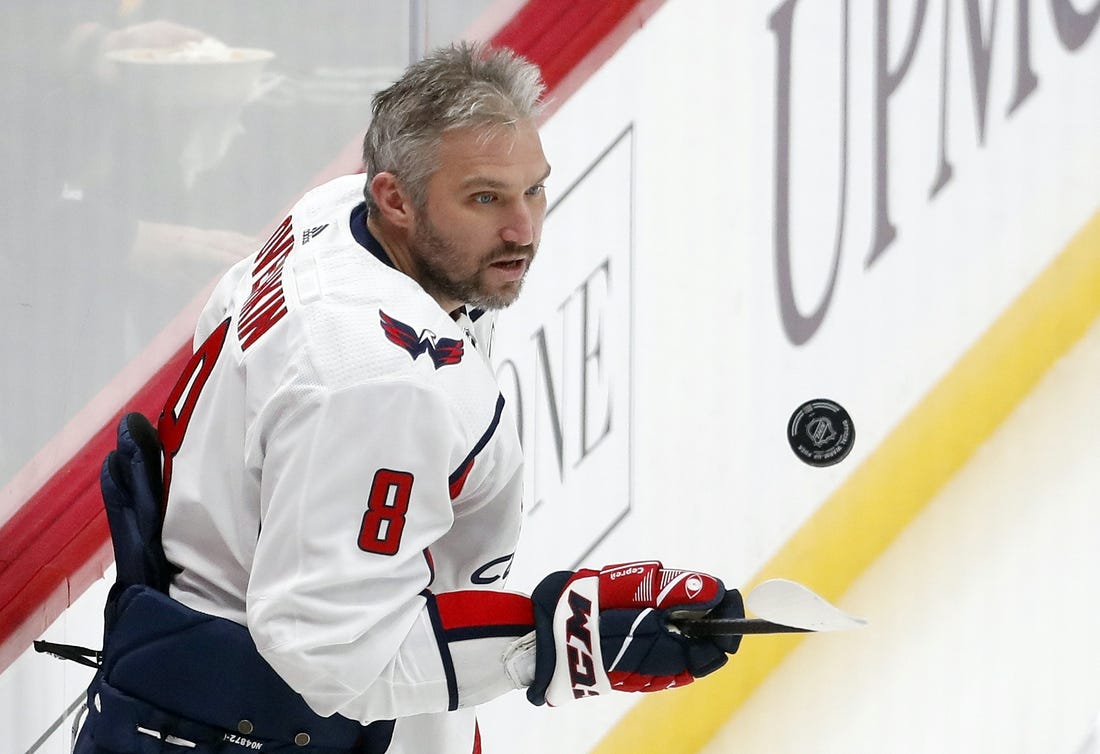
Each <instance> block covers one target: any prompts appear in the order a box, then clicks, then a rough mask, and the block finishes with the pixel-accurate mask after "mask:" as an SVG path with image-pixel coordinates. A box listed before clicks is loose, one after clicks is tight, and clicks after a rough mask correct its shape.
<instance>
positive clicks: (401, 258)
mask: <svg viewBox="0 0 1100 754" xmlns="http://www.w3.org/2000/svg"><path fill="white" fill-rule="evenodd" d="M367 229H368V230H369V231H370V232H371V235H372V236H374V238H375V239H376V240H377V241H378V243H380V244H382V249H383V250H384V251H385V252H386V256H388V257H389V258H390V261H391V262H393V266H394V267H396V268H397V270H398V271H399V272H403V273H404V274H405V275H408V276H409V277H410V278H412V279H413V280H415V281H416V282H417V283H418V284H419V285H420V287H421V288H424V290H425V291H426V292H427V293H428V295H429V296H431V297H432V298H434V299H435V301H436V303H437V304H439V306H440V307H441V308H442V309H443V311H445V312H448V313H452V314H453V313H454V312H455V311H456V310H458V309H460V308H461V307H462V304H463V302H462V301H452V300H450V299H449V298H446V297H443V298H440V296H439V294H437V293H435V292H433V291H431V290H429V289H428V288H426V287H425V286H424V281H422V280H421V279H420V275H419V272H420V270H419V267H418V266H417V264H416V262H415V260H414V258H413V252H412V247H411V246H410V244H409V240H408V234H406V233H404V232H403V231H402V230H401V229H400V228H397V227H395V226H393V225H391V224H390V223H387V222H386V221H385V220H382V219H379V218H377V217H375V216H374V215H368V216H367Z"/></svg>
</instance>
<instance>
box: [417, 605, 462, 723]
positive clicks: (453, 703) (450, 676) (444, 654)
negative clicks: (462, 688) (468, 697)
mask: <svg viewBox="0 0 1100 754" xmlns="http://www.w3.org/2000/svg"><path fill="white" fill-rule="evenodd" d="M421 596H422V597H424V599H426V600H427V601H428V602H427V605H426V607H427V609H428V617H429V618H430V619H431V621H432V629H433V630H434V631H435V643H436V645H437V646H438V647H439V659H440V660H441V661H442V662H443V674H444V675H445V676H446V678H447V710H448V711H449V712H454V711H455V710H456V709H458V676H457V675H455V663H454V659H452V657H451V647H450V645H449V644H448V642H447V635H446V632H445V630H444V628H443V621H442V620H441V618H440V615H439V607H438V605H437V604H436V596H435V595H434V594H432V593H431V592H429V591H428V590H426V589H425V590H424V591H423V592H421Z"/></svg>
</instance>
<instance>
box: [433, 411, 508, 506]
mask: <svg viewBox="0 0 1100 754" xmlns="http://www.w3.org/2000/svg"><path fill="white" fill-rule="evenodd" d="M502 413H504V395H503V394H499V395H498V396H497V406H496V411H495V412H494V414H493V420H492V421H491V422H490V423H489V428H488V429H486V430H485V434H483V435H482V436H481V439H479V440H478V441H477V444H476V445H474V449H473V450H471V451H470V455H468V456H466V458H465V459H464V460H463V461H462V463H460V464H459V466H458V468H457V469H455V470H454V472H453V473H452V474H451V475H450V477H448V479H447V481H448V483H449V488H450V494H451V500H454V499H455V498H456V497H458V496H459V495H460V494H461V493H462V488H463V486H464V485H465V484H466V477H468V476H469V475H470V470H471V469H473V467H474V459H475V458H477V454H478V453H480V452H481V451H482V450H484V449H485V446H486V445H488V444H489V440H491V439H492V437H493V435H494V434H495V433H496V431H497V427H498V426H499V425H500V417H501V414H502Z"/></svg>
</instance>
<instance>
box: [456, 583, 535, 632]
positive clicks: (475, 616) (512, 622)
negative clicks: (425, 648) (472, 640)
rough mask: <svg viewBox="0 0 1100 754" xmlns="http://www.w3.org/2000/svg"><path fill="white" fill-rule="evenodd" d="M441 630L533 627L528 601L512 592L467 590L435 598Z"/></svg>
mask: <svg viewBox="0 0 1100 754" xmlns="http://www.w3.org/2000/svg"><path fill="white" fill-rule="evenodd" d="M435 604H436V607H437V608H438V610H439V620H440V623H441V624H442V626H443V630H444V631H463V630H466V629H475V630H477V629H483V628H491V627H504V626H530V627H531V629H534V627H535V610H534V607H533V606H532V605H531V599H530V598H529V597H527V596H525V595H522V594H514V593H512V592H490V591H485V590H478V589H468V590H465V591H459V592H443V593H442V594H437V595H435Z"/></svg>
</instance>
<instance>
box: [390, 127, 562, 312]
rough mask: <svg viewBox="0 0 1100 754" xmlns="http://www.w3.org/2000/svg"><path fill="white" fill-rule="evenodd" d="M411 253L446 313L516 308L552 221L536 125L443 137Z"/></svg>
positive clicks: (423, 281) (421, 276)
mask: <svg viewBox="0 0 1100 754" xmlns="http://www.w3.org/2000/svg"><path fill="white" fill-rule="evenodd" d="M438 164H439V166H440V167H439V169H438V170H437V171H436V172H435V173H434V174H433V175H432V177H431V178H430V179H429V180H428V186H427V201H426V203H425V205H426V206H425V207H424V208H423V209H421V210H420V211H418V212H417V217H416V224H415V227H414V229H413V233H412V238H411V241H410V251H411V252H412V257H413V261H414V263H415V264H416V265H417V266H418V268H419V270H418V272H419V275H418V276H417V279H418V280H419V281H420V283H421V285H423V286H424V288H425V290H427V291H428V293H430V294H431V295H432V296H434V297H435V298H436V300H438V301H440V303H441V304H442V305H443V306H444V308H447V309H451V308H457V307H458V306H460V305H462V304H471V305H473V306H477V307H481V308H486V309H500V308H503V307H505V306H508V305H509V304H511V303H512V302H513V301H515V300H516V297H517V296H518V295H519V291H520V288H521V287H522V285H523V278H524V276H525V275H526V274H527V269H528V267H529V266H530V264H531V260H532V259H533V258H534V256H535V251H536V250H537V249H538V245H539V238H540V237H541V235H542V222H543V219H544V218H545V217H546V194H545V191H544V190H543V181H544V180H546V176H547V175H548V174H549V173H550V168H549V166H548V165H547V163H546V157H545V156H544V155H543V153H542V142H541V141H540V139H539V135H538V131H537V130H536V128H535V124H534V123H533V122H531V121H520V122H518V123H517V124H516V125H515V126H498V127H496V128H494V129H491V130H489V131H485V130H475V129H458V130H454V131H448V132H446V133H445V134H444V135H443V140H442V142H441V144H440V148H439V163H438Z"/></svg>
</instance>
